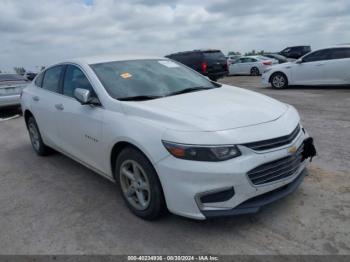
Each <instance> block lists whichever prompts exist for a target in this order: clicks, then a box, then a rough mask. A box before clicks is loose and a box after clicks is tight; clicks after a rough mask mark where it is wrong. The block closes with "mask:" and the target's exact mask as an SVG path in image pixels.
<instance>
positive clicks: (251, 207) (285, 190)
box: [202, 170, 307, 218]
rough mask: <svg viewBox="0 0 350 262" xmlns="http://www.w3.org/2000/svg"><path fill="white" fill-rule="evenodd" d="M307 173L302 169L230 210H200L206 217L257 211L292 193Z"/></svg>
mask: <svg viewBox="0 0 350 262" xmlns="http://www.w3.org/2000/svg"><path fill="white" fill-rule="evenodd" d="M306 175H307V171H306V170H303V171H302V172H301V173H300V175H299V176H298V177H297V178H296V179H295V180H294V181H292V182H291V183H289V184H287V185H285V186H283V187H280V188H277V189H275V190H272V191H270V192H267V193H265V194H262V195H259V196H256V197H253V198H251V199H248V200H247V201H245V202H243V203H241V204H239V205H238V206H236V207H235V208H233V209H230V210H209V211H202V213H203V215H204V216H205V217H206V218H214V217H225V216H237V215H246V214H254V213H257V212H258V211H259V210H260V208H261V207H263V206H265V205H268V204H271V203H273V202H275V201H277V200H280V199H281V198H284V197H286V196H287V195H289V194H291V193H293V192H294V191H295V190H296V189H297V188H298V187H299V185H300V184H301V182H302V181H303V179H304V177H305V176H306Z"/></svg>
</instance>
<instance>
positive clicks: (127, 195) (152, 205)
mask: <svg viewBox="0 0 350 262" xmlns="http://www.w3.org/2000/svg"><path fill="white" fill-rule="evenodd" d="M115 175H116V178H117V179H118V180H119V185H120V189H121V193H122V196H123V199H124V200H125V203H126V205H127V206H128V208H129V209H130V210H131V212H133V213H134V214H135V215H136V216H138V217H141V218H143V219H146V220H154V219H156V218H158V217H159V216H160V215H161V214H162V213H163V211H164V209H165V207H164V206H165V204H164V196H163V191H162V187H161V184H160V181H159V179H158V175H157V173H156V171H155V169H154V168H153V166H152V164H151V163H150V162H149V160H148V159H147V158H146V157H145V156H144V155H143V154H142V153H141V152H140V151H138V150H137V149H135V148H132V147H128V148H126V149H124V150H123V151H122V152H121V153H120V155H119V156H118V158H117V160H116V169H115Z"/></svg>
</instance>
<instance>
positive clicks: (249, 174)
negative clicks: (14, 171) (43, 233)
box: [22, 56, 315, 219]
mask: <svg viewBox="0 0 350 262" xmlns="http://www.w3.org/2000/svg"><path fill="white" fill-rule="evenodd" d="M22 109H23V113H24V118H25V121H26V124H27V127H28V130H29V134H30V139H31V142H32V145H33V148H34V150H35V152H36V153H37V154H38V155H46V154H48V153H49V152H50V149H51V148H53V149H55V150H57V151H59V152H62V153H63V154H66V155H67V156H69V157H71V158H73V159H75V160H77V161H78V162H80V163H82V164H84V165H86V166H87V167H89V168H91V169H92V170H94V171H96V172H97V173H99V174H101V175H102V176H104V177H106V178H108V179H110V180H112V181H115V182H117V184H118V185H119V186H120V189H121V193H122V196H123V198H124V199H125V202H126V204H127V206H128V207H129V208H130V209H131V211H132V212H133V213H134V214H136V215H137V216H140V217H142V218H145V219H154V218H156V217H158V216H159V215H160V214H161V213H162V211H163V210H164V209H165V208H166V207H167V208H168V210H170V211H171V212H173V213H176V214H179V215H182V216H186V217H190V218H194V219H205V218H208V217H215V216H225V215H236V214H246V213H254V212H257V211H258V210H259V208H260V207H261V206H263V205H265V204H267V203H270V202H272V201H275V200H277V199H279V198H281V197H283V196H285V195H287V194H289V193H290V192H292V191H294V190H295V189H296V188H297V186H298V185H299V184H300V182H301V181H302V179H303V177H304V175H305V173H304V172H303V170H304V167H305V165H306V161H305V159H306V158H308V157H310V156H313V155H314V154H315V152H314V147H313V145H312V139H311V138H308V135H307V133H306V131H305V130H304V129H303V128H302V126H301V125H300V123H299V115H298V113H297V111H296V110H295V109H294V108H293V107H292V106H289V105H286V104H284V103H280V102H278V101H276V100H274V99H272V98H269V97H266V96H263V95H260V94H257V93H254V92H250V91H246V90H243V89H240V88H237V87H231V86H227V85H220V84H218V83H215V82H212V81H210V80H208V79H207V78H206V77H204V76H202V75H201V74H199V73H197V72H195V71H193V70H192V69H189V68H187V67H185V66H183V65H181V64H179V63H177V62H174V61H171V60H168V59H164V58H157V57H142V58H140V57H137V58H135V57H130V56H129V57H95V58H85V59H74V60H69V61H65V62H63V63H60V64H56V65H54V66H51V67H49V68H47V69H46V70H45V71H43V72H42V73H40V74H39V75H38V76H37V77H36V79H35V81H33V83H32V84H30V85H29V87H27V88H26V89H25V90H24V91H23V94H22Z"/></svg>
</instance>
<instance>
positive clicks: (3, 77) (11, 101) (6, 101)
mask: <svg viewBox="0 0 350 262" xmlns="http://www.w3.org/2000/svg"><path fill="white" fill-rule="evenodd" d="M27 84H28V82H27V80H26V79H25V78H24V77H23V76H21V75H17V74H0V108H1V107H8V106H17V105H20V94H21V92H22V90H23V88H24V87H25V86H27Z"/></svg>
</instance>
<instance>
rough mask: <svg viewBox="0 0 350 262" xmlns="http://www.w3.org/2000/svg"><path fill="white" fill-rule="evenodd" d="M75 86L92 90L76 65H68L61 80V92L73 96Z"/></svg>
mask: <svg viewBox="0 0 350 262" xmlns="http://www.w3.org/2000/svg"><path fill="white" fill-rule="evenodd" d="M76 88H81V89H86V90H89V91H91V92H92V91H93V88H92V86H91V84H90V82H89V80H88V79H87V77H86V76H85V74H84V73H83V72H82V71H81V70H80V69H79V68H78V67H76V66H73V65H68V66H67V69H66V73H65V77H64V82H63V94H64V95H66V96H70V97H74V90H75V89H76Z"/></svg>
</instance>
